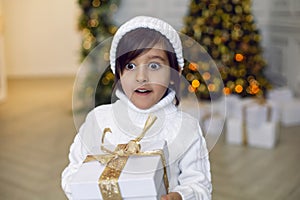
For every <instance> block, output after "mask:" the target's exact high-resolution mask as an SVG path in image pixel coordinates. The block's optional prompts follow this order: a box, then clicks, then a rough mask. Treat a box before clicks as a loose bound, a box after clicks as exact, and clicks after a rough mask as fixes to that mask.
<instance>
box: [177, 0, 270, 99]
mask: <svg viewBox="0 0 300 200" xmlns="http://www.w3.org/2000/svg"><path fill="white" fill-rule="evenodd" d="M184 23H185V25H184V27H183V29H182V32H183V33H184V34H186V35H187V36H189V37H192V38H193V39H194V40H196V41H197V42H198V43H200V44H201V45H202V46H203V47H204V49H205V50H206V51H207V52H208V53H209V54H210V56H211V57H212V58H213V59H214V61H215V62H216V64H217V67H218V69H219V71H220V73H221V77H222V79H223V82H224V88H222V87H215V83H214V81H213V80H210V79H211V78H212V77H210V74H209V69H207V72H205V70H204V72H201V76H200V75H199V73H198V72H199V69H201V68H202V66H203V63H202V62H201V61H199V62H195V63H188V64H187V65H188V67H186V69H185V70H184V71H183V74H184V75H185V76H186V78H187V80H188V81H190V83H191V87H190V91H191V92H195V93H196V94H197V96H198V97H199V98H203V99H209V98H210V95H209V94H213V93H218V92H220V91H219V90H222V91H223V93H225V94H226V95H227V94H238V95H240V96H241V97H249V96H264V95H265V93H266V91H267V90H268V89H269V88H270V87H271V86H270V83H269V81H268V80H267V79H266V77H265V75H264V69H265V67H266V62H265V61H264V59H263V55H262V53H263V52H262V48H261V46H260V41H261V36H260V34H259V31H258V29H257V27H256V25H255V20H254V16H253V15H252V13H251V0H191V3H190V7H189V12H188V14H187V15H186V17H185V19H184ZM195 75H196V76H195ZM190 77H193V79H191V78H190ZM204 80H206V81H205V82H204ZM207 82H210V85H207V84H205V83H207Z"/></svg>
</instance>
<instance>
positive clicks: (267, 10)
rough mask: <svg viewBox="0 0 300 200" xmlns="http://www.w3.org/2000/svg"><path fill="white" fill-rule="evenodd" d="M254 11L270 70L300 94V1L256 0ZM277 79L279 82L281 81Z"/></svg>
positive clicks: (254, 0) (254, 1) (296, 93)
mask: <svg viewBox="0 0 300 200" xmlns="http://www.w3.org/2000/svg"><path fill="white" fill-rule="evenodd" d="M253 9H254V13H255V17H256V18H257V22H258V27H259V29H260V30H261V31H262V33H263V46H264V48H265V55H266V58H267V61H268V63H269V68H270V70H271V71H273V72H275V73H279V74H281V75H282V76H283V77H284V78H285V79H286V85H287V86H289V87H290V88H291V89H292V90H293V91H294V93H295V95H300V20H299V19H300V1H299V0H264V1H261V0H253ZM271 71H270V72H271ZM276 78H278V77H276V76H274V79H275V80H273V81H275V83H276V82H279V81H280V80H279V79H276Z"/></svg>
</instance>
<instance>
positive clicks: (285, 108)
mask: <svg viewBox="0 0 300 200" xmlns="http://www.w3.org/2000/svg"><path fill="white" fill-rule="evenodd" d="M299 113H300V99H297V98H294V99H292V100H290V101H286V102H285V103H284V104H281V123H282V125H283V126H285V127H289V126H297V125H300V117H299Z"/></svg>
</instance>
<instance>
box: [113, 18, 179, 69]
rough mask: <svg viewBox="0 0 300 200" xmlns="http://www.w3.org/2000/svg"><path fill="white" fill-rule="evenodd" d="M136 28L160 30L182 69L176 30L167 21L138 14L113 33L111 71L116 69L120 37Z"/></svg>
mask: <svg viewBox="0 0 300 200" xmlns="http://www.w3.org/2000/svg"><path fill="white" fill-rule="evenodd" d="M137 28H149V29H153V30H156V31H158V32H160V33H161V34H162V35H164V36H165V37H166V38H167V39H168V40H169V41H170V43H171V45H172V47H173V49H174V51H175V54H176V57H177V61H178V64H179V66H180V67H181V69H183V66H184V60H183V55H182V44H181V40H180V38H179V35H178V33H177V31H176V30H175V29H174V28H173V27H172V26H171V25H169V24H168V23H166V22H164V21H162V20H160V19H157V18H153V17H148V16H138V17H134V18H132V19H131V20H129V21H127V22H126V23H124V24H123V25H122V26H121V27H120V28H119V29H118V31H117V32H116V34H115V35H114V38H113V40H112V43H111V48H110V57H109V58H110V66H111V70H112V72H113V73H115V71H116V66H115V63H116V52H117V47H118V44H119V42H120V40H121V38H122V37H123V36H124V35H125V34H126V33H128V32H130V31H132V30H135V29H137Z"/></svg>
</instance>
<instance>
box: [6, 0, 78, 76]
mask: <svg viewBox="0 0 300 200" xmlns="http://www.w3.org/2000/svg"><path fill="white" fill-rule="evenodd" d="M78 10H79V9H78V7H77V1H76V0H51V1H49V0H25V1H24V0H3V14H4V38H5V60H6V71H7V75H8V76H9V77H16V76H17V77H20V76H61V75H70V74H74V73H75V72H76V70H77V68H78V65H79V48H80V35H79V32H78V31H77V20H78Z"/></svg>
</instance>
